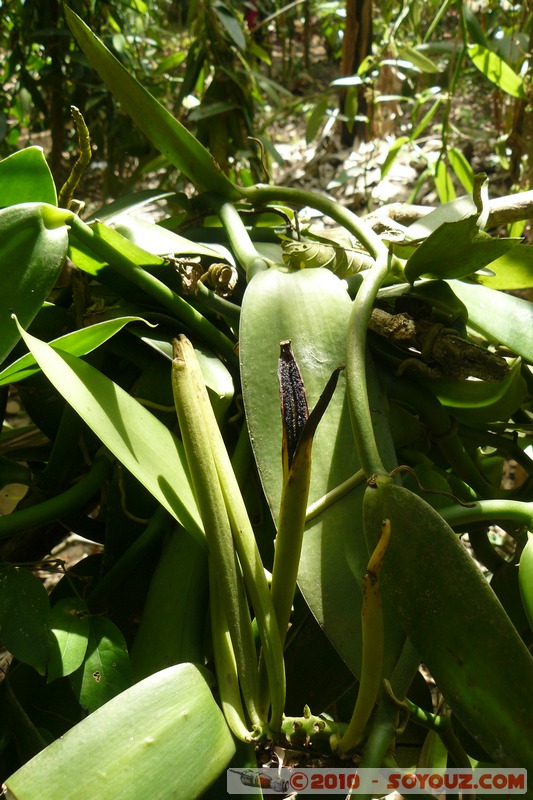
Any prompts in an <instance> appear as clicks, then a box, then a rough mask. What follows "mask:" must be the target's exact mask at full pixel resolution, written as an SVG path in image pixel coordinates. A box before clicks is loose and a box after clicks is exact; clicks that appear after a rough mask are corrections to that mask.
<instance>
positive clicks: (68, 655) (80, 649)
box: [47, 597, 89, 682]
mask: <svg viewBox="0 0 533 800" xmlns="http://www.w3.org/2000/svg"><path fill="white" fill-rule="evenodd" d="M50 629H51V634H52V636H51V640H52V641H51V646H50V658H49V661H48V671H47V676H48V682H50V681H53V680H55V679H56V678H62V677H64V676H65V675H70V674H71V672H74V670H76V669H78V667H79V666H80V664H81V663H82V661H83V659H84V657H85V653H86V651H87V642H88V638H89V612H88V610H87V606H86V604H85V603H84V601H83V600H81V599H80V598H79V597H66V598H65V599H64V600H59V602H57V603H56V604H55V606H54V607H53V609H52V611H51V613H50Z"/></svg>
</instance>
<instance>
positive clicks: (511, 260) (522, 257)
mask: <svg viewBox="0 0 533 800" xmlns="http://www.w3.org/2000/svg"><path fill="white" fill-rule="evenodd" d="M490 272H491V273H493V274H492V275H483V274H478V275H475V276H474V277H475V279H476V282H477V283H481V284H483V286H487V287H488V288H489V289H505V290H507V291H514V290H517V289H530V288H531V286H532V285H533V246H532V245H528V244H519V245H518V246H517V247H512V248H511V249H510V250H508V251H507V252H506V253H504V255H503V256H500V258H497V259H496V261H492V262H491V265H490Z"/></svg>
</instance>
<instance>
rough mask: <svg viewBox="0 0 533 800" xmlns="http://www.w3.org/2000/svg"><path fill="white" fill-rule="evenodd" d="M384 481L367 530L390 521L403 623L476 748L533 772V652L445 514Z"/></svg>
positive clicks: (392, 569)
mask: <svg viewBox="0 0 533 800" xmlns="http://www.w3.org/2000/svg"><path fill="white" fill-rule="evenodd" d="M376 483H377V488H369V489H368V490H367V492H366V493H365V509H364V511H365V530H367V529H368V531H369V535H370V534H371V539H370V541H371V543H372V542H376V541H377V539H378V538H379V536H380V532H381V523H382V520H383V519H389V520H390V522H391V537H390V542H389V547H388V549H387V553H386V556H385V560H384V563H383V567H382V570H381V572H380V576H379V578H380V589H381V591H382V593H383V597H384V598H388V599H389V601H390V602H391V606H392V607H393V608H394V612H395V621H396V623H397V624H398V622H399V624H400V625H401V626H402V627H403V629H404V631H405V632H406V634H407V635H408V636H409V638H410V640H411V641H412V643H413V645H414V647H415V648H416V650H417V652H418V654H419V657H420V659H421V660H422V661H423V663H424V664H426V665H427V668H428V669H429V670H430V672H431V675H432V676H433V678H434V679H435V681H436V683H437V686H438V687H439V690H440V691H441V692H442V694H443V695H444V698H445V700H446V702H447V703H448V704H449V705H450V707H451V709H452V711H453V712H454V714H455V715H456V716H457V718H458V719H459V721H460V722H461V724H462V725H463V726H464V727H465V728H466V729H467V731H468V732H469V733H470V734H471V735H472V736H473V737H474V739H475V740H476V742H477V743H478V744H479V745H480V746H481V747H483V748H484V749H485V750H486V752H487V753H488V754H489V755H490V756H492V758H493V759H494V760H495V762H496V763H498V764H501V765H502V766H512V765H514V766H516V765H520V766H521V767H524V768H526V769H533V750H532V748H531V698H532V696H533V658H532V656H531V654H530V653H529V651H528V649H527V647H526V646H525V644H524V643H523V642H522V640H521V638H520V636H519V635H518V633H517V631H516V629H515V628H514V626H513V624H512V623H511V621H510V619H509V617H508V616H507V614H506V613H505V611H504V610H503V608H502V606H501V604H500V602H499V601H498V599H497V598H496V596H495V594H494V592H493V591H492V589H491V588H490V586H489V585H488V583H487V581H486V580H485V578H484V577H483V576H482V574H481V572H480V570H479V569H478V568H477V566H476V564H475V563H474V560H473V559H472V558H471V557H470V555H469V554H468V553H467V551H466V549H465V548H464V547H463V545H462V544H461V542H460V541H459V540H458V537H457V536H456V534H455V533H454V532H453V530H452V529H451V528H450V527H449V526H448V525H447V523H446V522H444V520H443V519H442V517H441V516H440V515H439V514H438V513H437V512H436V511H435V510H434V509H432V508H431V506H429V505H428V504H427V503H426V502H425V501H424V500H422V498H420V497H418V496H417V495H415V494H413V493H412V492H410V491H408V490H407V489H405V488H403V487H401V486H398V485H396V484H394V483H393V482H392V480H391V479H390V478H388V477H386V478H383V477H378V478H377V481H376ZM437 558H438V564H439V575H438V576H436V575H435V571H434V570H433V569H432V567H431V565H432V564H434V563H435V560H436V559H437ZM510 673H511V674H513V675H516V676H520V677H519V678H518V677H517V679H516V680H509V674H510Z"/></svg>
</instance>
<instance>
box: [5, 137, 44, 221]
mask: <svg viewBox="0 0 533 800" xmlns="http://www.w3.org/2000/svg"><path fill="white" fill-rule="evenodd" d="M35 202H38V203H48V204H49V205H51V206H57V194H56V188H55V184H54V179H53V178H52V173H51V172H50V167H49V166H48V164H47V162H46V159H45V157H44V154H43V149H42V147H26V149H25V150H20V151H19V152H18V153H13V155H11V156H8V157H7V158H4V160H3V161H2V162H0V206H2V207H5V206H14V205H17V204H19V203H35Z"/></svg>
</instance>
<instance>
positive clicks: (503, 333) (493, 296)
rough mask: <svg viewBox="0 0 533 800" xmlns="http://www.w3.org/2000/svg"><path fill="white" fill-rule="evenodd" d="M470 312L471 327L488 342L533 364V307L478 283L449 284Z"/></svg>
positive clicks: (527, 301)
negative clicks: (504, 348) (502, 346)
mask: <svg viewBox="0 0 533 800" xmlns="http://www.w3.org/2000/svg"><path fill="white" fill-rule="evenodd" d="M449 284H450V286H451V288H452V290H453V291H454V293H455V294H456V295H457V297H458V298H459V300H462V302H463V303H464V304H465V305H466V307H467V308H468V320H469V324H470V325H472V326H473V327H474V328H477V330H479V331H481V332H482V333H483V334H484V335H485V336H486V337H487V339H488V340H489V341H492V342H496V343H497V344H503V345H505V346H506V347H508V348H509V349H510V350H512V351H513V352H514V353H517V355H519V356H522V357H523V358H525V359H526V360H527V361H529V362H531V363H533V304H531V303H530V301H529V300H522V298H520V297H513V296H512V295H509V294H504V293H503V292H496V291H494V290H493V289H487V287H486V286H479V285H477V284H475V283H467V282H465V281H449Z"/></svg>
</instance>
